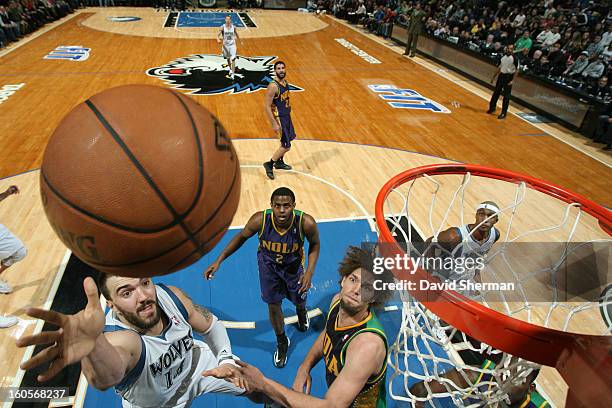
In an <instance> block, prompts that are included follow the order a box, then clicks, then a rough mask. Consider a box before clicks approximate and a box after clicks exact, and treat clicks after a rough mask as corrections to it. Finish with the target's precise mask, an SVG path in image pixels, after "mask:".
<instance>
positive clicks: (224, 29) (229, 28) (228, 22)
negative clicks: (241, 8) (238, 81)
mask: <svg viewBox="0 0 612 408" xmlns="http://www.w3.org/2000/svg"><path fill="white" fill-rule="evenodd" d="M236 39H238V40H240V36H239V35H238V31H237V30H236V27H235V26H234V25H233V24H232V17H231V16H230V15H227V16H225V24H223V25H222V26H221V29H220V30H219V32H218V33H217V42H218V43H221V41H223V48H222V52H223V58H225V59H226V60H227V68H228V70H229V77H230V78H231V79H232V80H233V79H234V71H235V68H236ZM240 41H241V42H242V40H240Z"/></svg>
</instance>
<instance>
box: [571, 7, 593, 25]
mask: <svg viewBox="0 0 612 408" xmlns="http://www.w3.org/2000/svg"><path fill="white" fill-rule="evenodd" d="M573 15H574V16H576V21H577V23H578V26H579V27H582V26H585V25H587V24H588V22H589V17H588V16H587V15H586V13H585V12H584V11H582V10H580V7H576V8H575V9H574V14H573Z"/></svg>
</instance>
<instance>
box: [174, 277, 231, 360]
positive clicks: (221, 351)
mask: <svg viewBox="0 0 612 408" xmlns="http://www.w3.org/2000/svg"><path fill="white" fill-rule="evenodd" d="M170 289H171V290H172V292H174V294H175V295H176V296H178V298H179V299H180V300H181V302H183V305H185V309H187V314H188V316H189V318H188V322H189V324H190V325H191V327H192V328H193V330H194V331H195V332H196V333H198V334H200V335H202V336H203V337H204V341H205V342H206V344H208V347H210V350H211V351H212V352H213V354H214V355H215V356H216V357H217V362H218V363H219V364H224V363H233V362H234V358H233V354H232V345H231V343H230V340H229V337H228V336H227V331H226V330H225V326H223V324H222V323H221V322H220V321H219V319H217V316H215V315H213V314H212V313H211V312H210V311H209V310H208V309H206V308H205V307H202V306H200V305H198V304H196V303H195V302H193V301H192V300H191V298H190V297H189V296H187V294H186V293H185V292H183V291H182V290H181V289H179V288H177V287H175V286H170Z"/></svg>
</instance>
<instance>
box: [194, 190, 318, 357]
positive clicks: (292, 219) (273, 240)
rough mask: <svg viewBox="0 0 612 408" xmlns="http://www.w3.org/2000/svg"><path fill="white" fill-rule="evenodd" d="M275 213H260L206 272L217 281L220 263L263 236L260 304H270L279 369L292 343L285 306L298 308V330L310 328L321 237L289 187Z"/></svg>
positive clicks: (277, 194)
mask: <svg viewBox="0 0 612 408" xmlns="http://www.w3.org/2000/svg"><path fill="white" fill-rule="evenodd" d="M270 205H271V207H272V208H271V209H268V210H265V211H259V212H256V213H255V214H253V215H252V216H251V218H250V219H249V221H248V222H247V224H246V226H245V227H244V228H243V230H242V231H241V232H240V233H239V234H237V235H236V236H235V237H234V238H233V239H232V240H231V241H230V243H229V244H227V246H226V247H225V249H224V250H223V252H221V255H219V257H218V258H217V260H216V261H215V262H214V263H213V264H212V265H210V266H209V267H208V268H207V269H206V271H205V272H204V276H205V277H206V278H207V279H212V278H213V277H214V275H215V272H216V271H217V270H218V269H219V266H221V262H223V260H224V259H226V258H228V257H229V256H230V255H231V254H233V253H234V252H236V251H237V250H238V249H239V248H240V247H241V246H242V245H243V244H244V243H245V242H246V240H247V239H249V238H251V237H252V236H253V235H255V233H258V236H259V248H258V250H257V263H258V266H259V282H260V285H261V298H262V299H263V301H264V302H266V303H267V304H268V311H269V314H270V322H271V323H272V327H273V328H274V332H275V333H276V342H277V346H276V352H275V353H274V365H275V366H276V367H278V368H282V367H284V366H285V364H287V350H288V349H289V338H288V337H287V336H286V335H285V321H284V317H283V310H282V309H281V303H282V301H283V299H284V298H287V299H289V300H290V301H291V302H292V303H293V304H294V305H295V307H296V313H297V316H298V330H300V331H306V330H308V327H309V325H310V322H309V320H308V313H307V311H306V295H307V293H308V289H310V284H311V281H312V275H313V274H314V270H315V265H316V263H317V259H318V258H319V248H320V245H319V231H318V229H317V223H316V222H315V220H314V218H312V217H311V216H310V215H308V214H306V213H304V212H302V211H299V210H296V209H295V195H294V194H293V191H291V190H290V189H288V188H287V187H280V188H278V189H276V190H274V192H273V193H272V197H271V198H270ZM304 238H306V239H307V240H308V243H309V246H308V267H307V269H306V272H304Z"/></svg>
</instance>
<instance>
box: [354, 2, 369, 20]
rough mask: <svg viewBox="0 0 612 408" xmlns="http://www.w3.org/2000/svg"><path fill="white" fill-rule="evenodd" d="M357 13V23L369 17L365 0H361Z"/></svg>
mask: <svg viewBox="0 0 612 408" xmlns="http://www.w3.org/2000/svg"><path fill="white" fill-rule="evenodd" d="M355 14H356V21H355V22H356V23H360V22H361V21H362V20H363V19H364V18H366V17H367V15H368V9H366V6H365V4H364V2H363V0H359V6H357V10H356V11H355Z"/></svg>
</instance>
